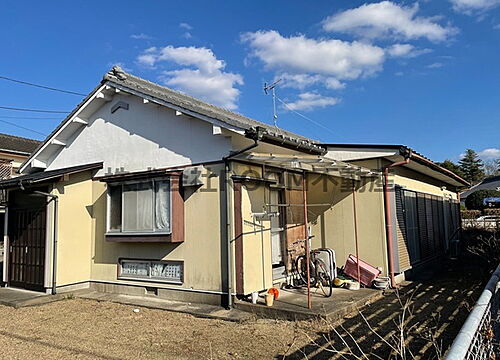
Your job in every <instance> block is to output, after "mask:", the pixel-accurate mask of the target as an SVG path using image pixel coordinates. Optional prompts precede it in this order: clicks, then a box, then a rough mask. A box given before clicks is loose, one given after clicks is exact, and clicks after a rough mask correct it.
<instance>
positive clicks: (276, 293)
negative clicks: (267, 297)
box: [267, 288, 280, 300]
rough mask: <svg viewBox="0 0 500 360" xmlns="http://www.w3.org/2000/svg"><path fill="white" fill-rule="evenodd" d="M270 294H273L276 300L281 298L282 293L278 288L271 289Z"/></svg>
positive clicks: (268, 291)
mask: <svg viewBox="0 0 500 360" xmlns="http://www.w3.org/2000/svg"><path fill="white" fill-rule="evenodd" d="M267 293H268V294H273V295H274V300H276V299H278V296H280V291H279V290H278V289H276V288H270V289H269V290H267Z"/></svg>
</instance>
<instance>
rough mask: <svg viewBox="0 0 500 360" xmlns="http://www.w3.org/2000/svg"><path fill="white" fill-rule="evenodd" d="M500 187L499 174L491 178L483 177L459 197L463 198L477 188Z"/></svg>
mask: <svg viewBox="0 0 500 360" xmlns="http://www.w3.org/2000/svg"><path fill="white" fill-rule="evenodd" d="M499 188H500V176H494V177H491V178H487V179H484V180H483V181H481V182H480V183H479V184H477V185H475V186H473V187H472V188H470V189H469V190H467V191H464V192H463V193H461V194H460V198H461V199H465V198H466V197H467V196H469V195H470V194H472V193H473V192H475V191H477V190H498V189H499Z"/></svg>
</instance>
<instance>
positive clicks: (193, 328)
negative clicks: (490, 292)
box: [0, 269, 482, 360]
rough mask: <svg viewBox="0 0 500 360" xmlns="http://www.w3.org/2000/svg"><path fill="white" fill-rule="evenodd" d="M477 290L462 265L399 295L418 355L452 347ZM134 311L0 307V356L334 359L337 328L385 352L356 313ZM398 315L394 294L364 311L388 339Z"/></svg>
mask: <svg viewBox="0 0 500 360" xmlns="http://www.w3.org/2000/svg"><path fill="white" fill-rule="evenodd" d="M457 274H459V275H457ZM481 288H482V285H481V282H480V280H478V279H477V277H476V276H475V274H474V272H473V271H466V272H464V271H463V269H462V271H461V272H460V273H457V272H456V271H448V272H447V273H445V274H444V275H443V276H441V277H438V278H434V279H431V280H429V281H426V282H424V283H422V284H421V285H420V286H418V287H416V288H415V287H413V289H412V290H411V291H410V290H407V291H405V290H403V291H402V294H401V299H406V298H409V297H410V293H411V294H412V295H411V297H412V299H413V305H412V313H413V314H414V316H413V318H412V320H411V324H412V325H413V324H416V325H415V326H414V328H413V329H412V333H411V334H410V335H409V337H408V339H409V342H410V344H411V345H410V346H411V349H412V351H413V352H414V353H415V354H417V355H418V356H417V358H421V359H426V360H428V359H432V358H436V356H435V351H434V345H433V343H437V344H440V346H441V347H442V348H443V349H446V348H447V347H448V346H449V345H450V343H451V341H452V340H453V338H454V336H455V335H456V333H457V332H458V330H459V328H460V326H461V324H462V323H463V321H464V319H465V317H466V316H467V313H468V310H469V308H470V305H472V304H473V303H474V300H475V298H476V297H477V296H478V295H479V293H480V291H481ZM134 309H135V308H134V307H132V306H126V305H119V304H114V303H106V302H95V301H92V300H82V299H71V300H65V301H61V302H56V303H51V304H47V305H43V306H38V307H28V308H21V309H13V308H9V307H3V306H0V349H1V350H0V358H2V359H248V358H252V359H271V358H274V357H277V358H283V355H285V354H286V358H291V359H299V358H300V359H304V358H310V359H312V358H314V359H324V358H325V359H326V358H331V357H332V356H333V357H337V358H338V357H340V356H338V354H335V353H334V352H332V349H333V348H334V347H335V348H336V349H342V347H343V342H342V340H341V339H340V338H338V337H336V336H337V335H336V333H338V334H340V335H341V336H343V337H344V339H347V340H349V337H350V335H349V334H351V335H353V336H354V337H355V338H356V339H358V340H359V341H358V342H359V344H360V346H361V347H362V348H363V349H364V351H365V352H367V353H368V352H370V351H373V352H374V353H376V354H378V355H380V356H382V358H384V359H388V358H389V354H390V350H389V348H388V347H387V346H385V345H382V344H381V341H380V339H379V338H378V337H377V336H376V335H374V334H373V332H372V331H370V330H369V329H368V327H367V326H366V324H365V323H364V320H363V319H362V318H361V317H360V315H359V314H353V316H352V317H350V318H346V319H344V320H343V321H342V322H341V323H340V324H335V326H333V324H328V323H327V322H320V321H300V322H295V323H294V322H286V321H272V320H252V321H248V322H246V323H243V324H238V323H232V322H225V321H222V320H211V319H200V318H195V317H193V316H191V315H186V314H180V313H172V312H168V311H162V310H152V309H146V308H140V311H139V312H134ZM399 312H400V305H399V300H398V298H397V297H396V295H395V294H393V293H392V294H388V295H387V296H386V297H384V299H382V300H380V301H379V302H376V303H374V304H372V305H371V306H369V307H368V308H366V309H365V310H363V314H364V316H365V317H366V318H367V319H368V321H369V322H370V324H372V325H373V326H374V327H375V329H376V331H377V332H379V333H380V334H381V335H382V336H386V337H390V334H391V333H392V332H394V331H395V320H397V317H398V314H399ZM332 329H335V331H334V330H332ZM415 329H416V330H415ZM419 329H420V330H419ZM414 330H415V331H414ZM427 330H430V331H432V332H433V333H434V334H435V340H434V341H429V340H426V335H425V333H426V331H427ZM370 358H372V357H370Z"/></svg>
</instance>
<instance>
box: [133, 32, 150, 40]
mask: <svg viewBox="0 0 500 360" xmlns="http://www.w3.org/2000/svg"><path fill="white" fill-rule="evenodd" d="M130 38H131V39H134V40H150V39H152V38H153V37H152V36H149V35H148V34H144V33H140V34H132V35H130Z"/></svg>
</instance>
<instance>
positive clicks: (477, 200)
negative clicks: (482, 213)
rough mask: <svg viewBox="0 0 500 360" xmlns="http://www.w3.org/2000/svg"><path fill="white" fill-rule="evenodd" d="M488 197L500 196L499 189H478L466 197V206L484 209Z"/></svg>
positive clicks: (472, 208) (471, 208)
mask: <svg viewBox="0 0 500 360" xmlns="http://www.w3.org/2000/svg"><path fill="white" fill-rule="evenodd" d="M487 197H500V191H497V190H477V191H474V192H473V193H472V194H470V195H469V196H467V197H466V198H465V206H466V207H467V209H468V210H482V209H484V207H485V206H484V204H483V200H484V199H485V198H487Z"/></svg>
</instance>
